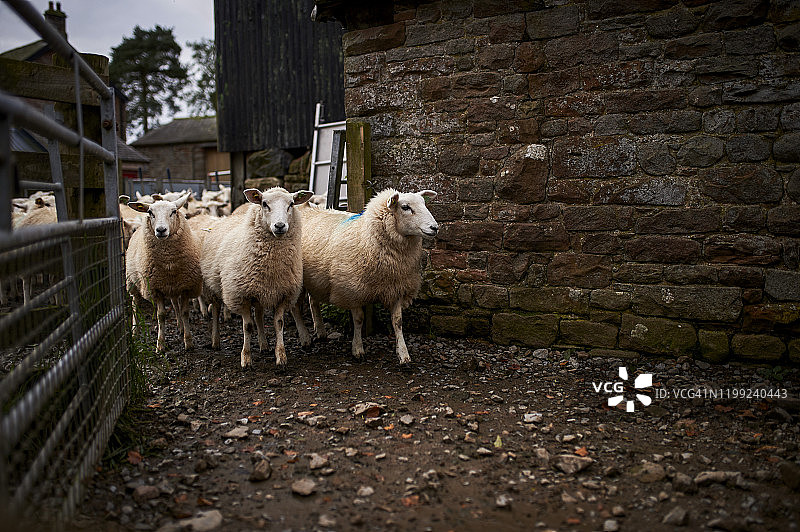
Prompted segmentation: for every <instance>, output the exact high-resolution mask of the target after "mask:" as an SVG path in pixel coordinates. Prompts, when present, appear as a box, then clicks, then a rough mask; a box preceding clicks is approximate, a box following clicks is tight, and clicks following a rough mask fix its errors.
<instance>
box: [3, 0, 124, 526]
mask: <svg viewBox="0 0 800 532" xmlns="http://www.w3.org/2000/svg"><path fill="white" fill-rule="evenodd" d="M5 1H6V3H7V4H8V5H9V6H10V7H11V8H12V9H13V10H14V11H15V12H16V13H17V14H18V15H19V17H20V18H22V19H23V20H24V21H25V22H27V23H28V24H29V25H30V26H31V27H32V28H33V29H34V30H35V31H36V32H37V33H39V35H40V36H41V37H42V38H43V39H44V40H46V41H47V42H48V44H49V45H50V46H51V47H52V48H53V49H54V50H55V51H56V52H57V53H59V54H60V55H61V56H63V57H64V58H65V59H66V60H67V61H69V62H70V63H71V64H72V65H73V68H74V74H75V76H74V79H75V81H74V90H75V95H76V106H77V116H78V128H77V129H78V131H73V130H71V129H68V128H66V127H64V126H63V125H61V124H59V123H58V122H57V121H56V120H55V119H54V115H53V113H52V112H46V113H45V114H42V113H41V112H39V111H37V110H36V109H34V108H32V107H31V106H30V105H28V104H27V103H26V102H25V101H24V100H22V99H20V98H18V97H15V96H12V95H10V94H7V93H4V92H0V514H6V513H10V514H12V515H14V516H22V517H24V516H35V517H36V518H44V519H48V520H55V521H63V519H65V518H69V517H71V516H72V513H73V512H74V510H75V507H76V505H77V504H78V502H80V500H81V498H82V496H83V489H84V486H83V483H84V480H85V479H86V478H87V477H88V476H89V475H90V474H91V472H92V469H93V467H94V465H95V464H96V463H97V461H98V459H99V458H100V457H101V455H102V452H103V450H104V448H105V446H106V443H107V442H108V438H109V436H110V434H111V431H112V429H113V427H114V424H115V422H116V420H117V418H118V417H119V414H120V413H121V411H122V409H123V407H124V406H125V404H126V402H127V399H128V396H129V390H130V379H131V374H130V370H131V366H130V364H131V362H130V352H129V345H130V329H129V327H128V326H127V317H126V312H127V311H126V301H127V300H126V297H125V291H124V270H123V256H122V252H123V251H122V242H121V238H120V220H119V217H118V207H117V196H118V191H117V183H118V174H117V157H116V132H115V131H116V128H115V117H114V92H113V90H112V89H110V88H109V87H108V86H107V85H106V84H105V83H104V82H103V81H102V80H101V79H100V77H99V76H98V75H97V74H96V73H95V72H94V71H93V70H92V69H91V68H90V67H89V66H88V65H87V63H86V62H85V61H84V60H83V59H82V58H81V56H80V54H78V53H77V52H76V51H75V50H74V49H73V48H72V46H71V45H70V44H69V43H68V42H67V41H66V40H65V39H64V38H63V37H62V36H61V35H60V34H59V33H58V32H57V31H56V30H55V29H54V28H53V27H51V26H50V25H49V24H48V23H47V22H46V21H45V20H44V18H43V17H42V16H41V15H40V14H39V13H38V12H37V11H36V9H35V8H34V7H33V6H32V5H31V4H30V3H29V2H27V1H24V0H5ZM81 78H83V79H84V80H85V81H86V82H88V84H89V85H90V86H91V88H92V89H93V90H94V91H95V92H96V93H97V94H98V95H99V97H100V114H101V123H102V125H103V126H102V146H101V145H99V144H97V143H96V142H93V141H91V140H90V139H88V138H86V137H85V136H84V132H83V124H82V116H83V115H82V109H81V85H80V80H81ZM12 125H13V126H14V127H22V128H26V129H27V130H30V131H34V132H36V133H38V134H40V135H43V136H45V137H47V138H49V139H50V142H49V151H50V163H51V175H52V178H53V182H52V183H35V182H29V181H26V180H25V176H24V175H21V176H18V178H16V179H15V171H14V165H13V160H12V153H11V148H10V131H11V127H12ZM59 143H64V144H67V145H71V146H76V147H77V148H78V149H79V153H80V161H81V163H80V184H81V186H80V195H81V198H80V203H79V205H80V206H81V209H80V215H79V219H78V220H71V221H67V220H66V201H65V190H64V185H63V179H62V171H61V158H60V155H59V149H58V145H59ZM84 154H91V155H94V156H97V157H99V158H100V159H101V160H102V161H103V168H104V175H105V212H106V216H107V217H106V218H99V219H87V220H84V219H83V209H82V206H83V160H84ZM15 187H18V188H27V189H33V190H37V189H38V190H53V191H54V192H55V196H56V204H57V205H56V206H57V210H58V223H54V224H49V225H35V226H31V227H23V228H20V229H17V230H14V231H12V230H11V207H10V206H11V197H12V195H13V194H14V190H15ZM20 285H21V286H22V288H23V291H24V294H23V295H22V296H20V295H19V294H18V292H19V288H20Z"/></svg>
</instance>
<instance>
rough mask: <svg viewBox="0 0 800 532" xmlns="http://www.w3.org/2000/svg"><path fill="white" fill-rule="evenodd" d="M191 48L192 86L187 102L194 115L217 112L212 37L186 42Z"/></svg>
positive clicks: (215, 62) (215, 69) (215, 51)
mask: <svg viewBox="0 0 800 532" xmlns="http://www.w3.org/2000/svg"><path fill="white" fill-rule="evenodd" d="M186 45H187V46H188V47H189V48H191V49H192V59H193V60H194V65H193V67H192V72H191V76H192V86H191V87H190V88H189V90H188V98H189V101H188V104H189V107H190V109H191V111H192V113H193V114H194V115H195V116H204V115H207V114H216V113H217V48H216V46H215V45H214V40H213V39H200V40H199V41H197V42H187V43H186Z"/></svg>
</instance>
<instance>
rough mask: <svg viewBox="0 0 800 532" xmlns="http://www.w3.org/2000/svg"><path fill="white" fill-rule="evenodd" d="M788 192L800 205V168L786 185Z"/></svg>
mask: <svg viewBox="0 0 800 532" xmlns="http://www.w3.org/2000/svg"><path fill="white" fill-rule="evenodd" d="M786 192H787V193H788V194H789V197H790V198H792V199H793V200H794V201H796V202H798V203H800V168H798V169H797V170H795V171H794V172H792V174H791V175H790V176H789V181H788V182H787V183H786Z"/></svg>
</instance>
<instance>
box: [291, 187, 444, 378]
mask: <svg viewBox="0 0 800 532" xmlns="http://www.w3.org/2000/svg"><path fill="white" fill-rule="evenodd" d="M434 197H436V192H433V191H432V190H423V191H422V192H420V193H400V192H398V191H396V190H394V189H386V190H383V191H382V192H381V193H379V194H378V195H377V196H375V197H374V198H372V200H370V202H369V203H368V204H367V207H366V209H365V210H364V212H363V213H362V214H352V213H346V212H342V211H336V210H331V209H328V210H320V209H317V208H310V207H304V208H303V209H302V213H303V217H304V224H305V227H304V229H303V236H302V242H303V284H304V287H305V289H306V290H307V291H308V292H309V294H310V296H311V313H312V317H313V319H314V330H315V332H316V333H317V336H318V337H320V338H324V337H325V325H324V323H323V322H322V316H321V314H320V310H319V304H320V303H321V302H327V303H332V304H334V305H336V306H338V307H341V308H343V309H348V310H350V312H351V314H352V316H353V329H354V331H353V355H354V356H355V357H356V358H361V357H363V356H364V346H363V344H362V342H361V327H362V324H363V322H364V311H363V306H364V305H366V304H368V303H373V302H379V303H381V304H382V305H383V306H384V307H386V308H387V309H389V310H390V312H391V316H392V327H393V328H394V333H395V337H396V342H397V346H396V347H397V355H398V357H399V359H400V363H401V364H407V363H408V362H410V360H411V358H410V356H409V354H408V348H407V347H406V343H405V339H404V338H403V328H402V322H403V321H402V320H403V314H402V313H403V308H404V307H406V306H408V305H409V304H410V303H411V301H412V299H413V298H414V297H415V296H416V295H417V292H418V291H419V288H420V285H421V275H420V271H419V266H420V256H421V254H422V238H423V237H427V238H432V237H435V236H436V233H437V232H438V231H439V225H438V224H437V223H436V220H435V219H434V218H433V215H431V213H430V211H429V210H428V208H427V207H426V206H425V198H434ZM295 315H297V312H295Z"/></svg>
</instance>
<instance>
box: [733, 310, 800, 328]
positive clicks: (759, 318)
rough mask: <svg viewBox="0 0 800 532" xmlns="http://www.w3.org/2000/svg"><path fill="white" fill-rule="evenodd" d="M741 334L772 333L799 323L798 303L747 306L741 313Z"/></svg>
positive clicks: (799, 311)
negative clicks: (777, 328)
mask: <svg viewBox="0 0 800 532" xmlns="http://www.w3.org/2000/svg"><path fill="white" fill-rule="evenodd" d="M742 315H743V318H742V332H747V333H752V332H767V333H768V332H772V331H774V330H775V326H776V325H777V326H780V327H782V328H785V327H786V326H790V325H797V324H798V322H800V303H765V304H761V305H747V306H746V307H744V311H743V313H742Z"/></svg>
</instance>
